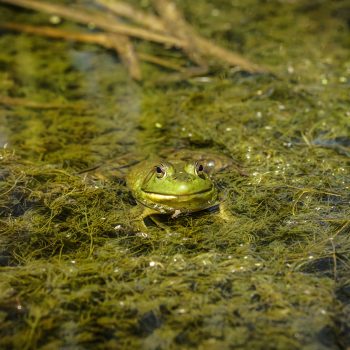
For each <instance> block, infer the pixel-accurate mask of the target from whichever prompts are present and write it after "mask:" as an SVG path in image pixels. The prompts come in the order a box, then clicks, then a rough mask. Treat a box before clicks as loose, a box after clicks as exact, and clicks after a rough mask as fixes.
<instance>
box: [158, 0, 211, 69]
mask: <svg viewBox="0 0 350 350" xmlns="http://www.w3.org/2000/svg"><path fill="white" fill-rule="evenodd" d="M154 4H155V7H156V9H157V12H158V13H159V15H160V17H161V19H162V21H163V26H164V27H165V28H166V30H167V32H168V33H169V34H171V35H173V36H175V37H177V38H179V39H181V40H183V41H184V42H185V43H186V46H184V48H183V49H184V51H185V52H186V53H187V54H188V56H189V57H190V58H191V60H192V61H193V62H196V63H197V64H198V65H199V66H204V67H206V66H207V63H206V62H205V61H204V59H203V55H202V53H201V52H200V50H199V49H198V48H197V44H196V40H195V35H194V33H193V30H192V28H190V27H189V25H188V24H187V23H186V21H185V19H184V17H183V15H182V14H181V12H180V11H179V10H178V9H177V7H176V6H175V4H174V3H172V2H169V1H163V0H156V1H154Z"/></svg>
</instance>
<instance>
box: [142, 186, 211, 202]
mask: <svg viewBox="0 0 350 350" xmlns="http://www.w3.org/2000/svg"><path fill="white" fill-rule="evenodd" d="M214 192H215V189H214V187H210V188H206V189H203V190H200V191H196V192H191V193H186V194H178V193H176V194H175V193H161V192H152V191H144V193H145V194H147V197H148V199H149V200H151V201H153V202H159V203H160V202H173V201H176V202H190V201H194V200H201V199H202V200H204V201H207V200H208V199H210V197H211V196H212V195H213V193H214Z"/></svg>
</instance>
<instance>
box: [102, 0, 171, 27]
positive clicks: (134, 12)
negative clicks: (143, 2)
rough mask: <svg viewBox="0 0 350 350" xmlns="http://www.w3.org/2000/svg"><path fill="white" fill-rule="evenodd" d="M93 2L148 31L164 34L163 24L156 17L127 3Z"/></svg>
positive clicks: (111, 0)
mask: <svg viewBox="0 0 350 350" xmlns="http://www.w3.org/2000/svg"><path fill="white" fill-rule="evenodd" d="M95 2H96V3H98V4H101V5H103V6H104V7H106V8H108V9H109V10H110V11H112V12H114V13H115V14H117V15H119V16H122V17H125V18H129V19H131V20H132V21H134V22H135V23H138V24H141V25H142V26H145V27H147V28H149V29H152V30H155V31H158V32H162V33H164V32H166V29H165V27H164V25H163V22H162V21H161V20H159V18H158V17H157V16H154V15H152V14H150V13H146V12H144V11H140V10H138V9H137V8H135V7H133V6H131V5H129V4H127V3H124V2H120V1H113V0H95Z"/></svg>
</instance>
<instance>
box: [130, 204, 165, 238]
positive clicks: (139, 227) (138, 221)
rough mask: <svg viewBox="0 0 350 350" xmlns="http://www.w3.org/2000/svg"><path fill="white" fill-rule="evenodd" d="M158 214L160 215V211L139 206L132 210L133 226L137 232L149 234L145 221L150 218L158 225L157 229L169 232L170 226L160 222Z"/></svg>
mask: <svg viewBox="0 0 350 350" xmlns="http://www.w3.org/2000/svg"><path fill="white" fill-rule="evenodd" d="M156 214H157V215H159V211H157V210H155V209H152V208H148V207H144V206H141V205H137V206H135V207H134V208H133V209H131V220H130V222H131V226H132V227H133V228H135V229H136V231H137V232H147V231H148V227H147V225H146V224H145V219H147V218H150V219H151V220H152V221H153V222H154V223H155V224H156V226H157V227H160V228H162V229H164V230H166V231H168V229H169V228H168V226H167V225H164V224H163V223H162V222H161V221H160V220H158V218H157V216H156Z"/></svg>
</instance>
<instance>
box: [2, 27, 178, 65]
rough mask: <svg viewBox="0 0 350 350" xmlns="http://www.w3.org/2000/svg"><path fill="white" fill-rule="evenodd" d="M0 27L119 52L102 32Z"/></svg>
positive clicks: (158, 60) (152, 58)
mask: <svg viewBox="0 0 350 350" xmlns="http://www.w3.org/2000/svg"><path fill="white" fill-rule="evenodd" d="M0 28H4V29H9V30H14V31H18V32H24V33H28V34H36V35H41V36H46V37H49V38H54V39H64V40H72V41H76V42H82V43H87V44H97V45H100V46H103V47H105V48H107V49H113V50H116V51H117V53H118V54H119V51H118V50H117V49H116V42H115V39H114V40H111V36H110V35H109V34H108V33H107V34H103V33H98V34H97V33H94V34H90V33H77V32H68V31H66V30H62V29H57V28H52V27H48V26H32V25H27V24H19V23H12V22H5V23H0ZM137 55H138V57H139V58H140V59H142V60H143V61H145V62H150V63H153V64H156V65H158V66H161V67H164V68H168V69H173V70H176V71H180V72H181V71H183V70H184V68H183V67H181V66H180V65H178V64H176V63H173V62H169V61H168V60H164V59H162V58H159V57H156V56H153V55H150V54H146V53H141V52H139V53H137Z"/></svg>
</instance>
